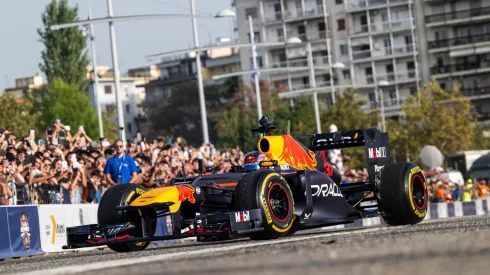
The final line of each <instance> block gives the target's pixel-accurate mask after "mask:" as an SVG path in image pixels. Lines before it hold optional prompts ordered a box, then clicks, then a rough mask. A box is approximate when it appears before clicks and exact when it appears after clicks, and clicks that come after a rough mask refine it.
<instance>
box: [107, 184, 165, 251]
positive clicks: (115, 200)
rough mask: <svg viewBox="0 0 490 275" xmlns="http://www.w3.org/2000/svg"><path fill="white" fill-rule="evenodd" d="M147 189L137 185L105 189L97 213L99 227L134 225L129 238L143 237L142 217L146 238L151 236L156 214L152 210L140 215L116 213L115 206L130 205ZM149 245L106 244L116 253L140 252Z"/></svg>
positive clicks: (131, 212)
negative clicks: (127, 223) (123, 224)
mask: <svg viewBox="0 0 490 275" xmlns="http://www.w3.org/2000/svg"><path fill="white" fill-rule="evenodd" d="M146 191H147V189H146V188H145V187H143V186H141V185H137V184H118V185H115V186H112V187H111V188H109V189H107V190H106V191H105V192H104V195H103V196H102V199H101V200H100V203H99V208H98V211H97V220H98V223H99V225H101V226H105V225H114V224H120V223H126V222H132V223H134V224H135V226H136V228H135V231H134V232H133V233H132V236H131V237H142V236H143V231H142V230H143V226H142V219H141V217H143V220H144V223H145V228H146V230H147V236H153V234H155V229H156V214H155V211H154V210H152V209H144V210H142V211H141V214H140V213H139V212H137V211H116V207H117V206H126V205H130V204H131V203H132V202H133V201H134V200H135V199H136V198H137V197H139V196H140V195H142V194H143V193H145V192H146ZM148 245H150V242H137V243H120V244H108V245H107V246H108V247H109V248H110V249H112V250H114V251H116V252H132V251H141V250H144V249H145V248H146V247H148Z"/></svg>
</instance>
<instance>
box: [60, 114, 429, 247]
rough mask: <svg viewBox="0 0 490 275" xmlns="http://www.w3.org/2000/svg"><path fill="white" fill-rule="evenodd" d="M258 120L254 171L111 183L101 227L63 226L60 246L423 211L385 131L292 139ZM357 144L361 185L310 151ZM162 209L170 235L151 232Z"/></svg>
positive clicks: (396, 221)
mask: <svg viewBox="0 0 490 275" xmlns="http://www.w3.org/2000/svg"><path fill="white" fill-rule="evenodd" d="M259 125H260V126H259V127H258V128H255V129H253V131H254V132H259V133H261V138H260V140H259V141H258V144H257V145H258V151H259V152H260V153H261V154H263V155H265V158H264V159H262V160H260V161H258V162H257V164H258V166H259V169H258V170H256V171H251V172H246V173H245V172H242V171H237V172H234V173H226V174H211V175H202V174H201V175H199V176H197V177H185V174H184V177H182V178H179V179H176V180H174V181H173V182H172V183H171V186H168V187H162V188H156V189H153V190H148V191H147V190H146V189H145V188H144V187H142V186H140V185H134V184H119V185H115V186H113V187H111V188H109V189H108V190H106V192H105V193H104V195H103V197H102V199H101V202H100V204H99V208H98V224H92V225H81V226H76V227H70V228H67V245H66V246H64V248H65V249H70V248H81V247H90V246H100V245H107V246H108V247H109V248H111V249H112V250H114V251H118V252H129V251H140V250H143V249H145V248H146V247H147V246H148V245H149V244H150V242H151V241H158V240H169V239H179V238H187V237H197V239H198V241H199V240H205V239H206V238H209V237H213V238H216V239H226V238H229V237H233V236H240V235H246V236H248V237H250V238H251V239H275V238H280V237H284V236H289V235H292V234H294V233H295V232H297V231H298V230H305V229H313V228H319V227H325V226H330V225H338V224H347V223H352V222H354V221H355V220H358V219H363V218H368V217H374V216H381V217H382V218H383V219H384V221H385V223H387V224H388V225H408V224H416V223H419V222H421V221H422V220H423V219H424V218H425V216H426V213H427V203H428V193H427V183H426V179H425V177H424V174H423V173H422V171H421V169H420V168H419V167H418V166H417V165H416V164H415V163H410V162H407V163H394V164H392V163H391V161H390V148H389V144H388V134H387V133H383V132H380V131H379V130H377V129H358V130H352V131H348V132H334V133H322V134H314V135H309V136H300V137H297V138H293V137H291V136H290V135H271V134H272V133H273V132H274V131H276V130H277V127H276V126H274V125H273V124H272V120H271V119H270V117H267V116H265V117H263V118H262V119H261V120H260V121H259ZM360 146H364V148H365V153H366V162H367V169H368V173H369V180H368V181H367V182H357V183H349V184H341V175H340V173H339V171H337V169H335V167H333V166H332V165H330V164H329V163H328V162H326V161H324V160H323V159H322V158H321V157H320V155H319V154H317V153H315V152H321V151H324V150H331V149H340V148H348V147H360ZM247 161H249V160H246V162H247ZM250 161H253V160H252V159H250ZM200 166H201V165H200ZM201 167H202V166H201ZM200 169H201V168H200ZM201 172H202V171H201ZM168 216H170V217H171V221H172V222H171V229H172V230H170V231H171V232H170V234H168V235H165V236H155V228H156V223H157V219H158V218H161V217H168Z"/></svg>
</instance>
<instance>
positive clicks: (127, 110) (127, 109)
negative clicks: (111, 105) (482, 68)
mask: <svg viewBox="0 0 490 275" xmlns="http://www.w3.org/2000/svg"><path fill="white" fill-rule="evenodd" d="M130 112H131V106H129V104H126V113H128V114H129V113H130Z"/></svg>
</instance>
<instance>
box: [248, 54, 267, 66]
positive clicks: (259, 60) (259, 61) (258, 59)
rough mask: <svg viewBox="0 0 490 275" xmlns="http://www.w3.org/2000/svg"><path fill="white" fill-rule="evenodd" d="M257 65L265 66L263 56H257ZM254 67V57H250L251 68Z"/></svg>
mask: <svg viewBox="0 0 490 275" xmlns="http://www.w3.org/2000/svg"><path fill="white" fill-rule="evenodd" d="M257 66H258V67H259V68H262V67H264V63H263V62H262V56H257ZM253 67H254V59H253V58H250V68H251V69H253Z"/></svg>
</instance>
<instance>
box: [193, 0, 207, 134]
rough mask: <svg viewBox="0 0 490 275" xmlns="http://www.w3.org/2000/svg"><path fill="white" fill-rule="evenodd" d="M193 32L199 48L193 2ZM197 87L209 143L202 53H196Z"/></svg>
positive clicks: (195, 42) (196, 45)
mask: <svg viewBox="0 0 490 275" xmlns="http://www.w3.org/2000/svg"><path fill="white" fill-rule="evenodd" d="M191 15H192V32H193V35H194V47H196V48H197V47H199V35H198V33H197V22H196V5H195V3H194V0H191ZM196 67H197V85H198V89H199V107H200V109H201V124H202V135H203V140H204V143H209V131H208V118H207V113H206V100H205V98H204V83H203V80H202V71H201V70H202V69H201V68H202V65H201V53H200V52H197V53H196Z"/></svg>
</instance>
